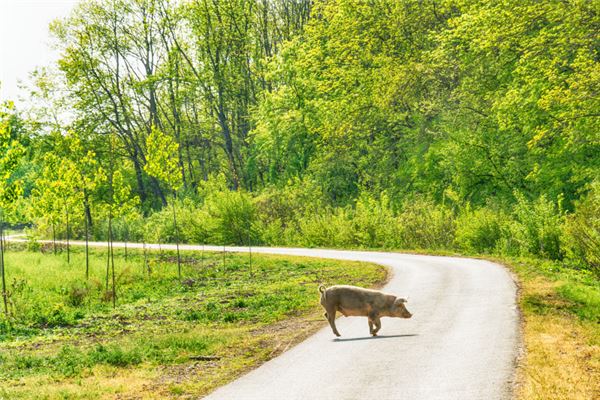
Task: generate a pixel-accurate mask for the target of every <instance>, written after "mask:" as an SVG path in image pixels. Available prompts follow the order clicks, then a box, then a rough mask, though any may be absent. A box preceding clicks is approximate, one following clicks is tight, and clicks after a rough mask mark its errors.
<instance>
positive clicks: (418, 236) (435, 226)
mask: <svg viewBox="0 0 600 400" xmlns="http://www.w3.org/2000/svg"><path fill="white" fill-rule="evenodd" d="M397 223H398V224H399V228H398V232H399V243H398V244H399V246H398V247H403V248H413V249H449V248H451V247H452V244H453V242H454V232H455V229H456V225H455V220H454V214H453V212H452V210H451V209H450V208H448V207H446V206H444V205H436V204H434V203H433V202H432V201H431V200H426V199H423V198H416V199H414V200H411V201H405V202H404V204H403V211H402V213H401V214H400V215H399V218H398V222H397Z"/></svg>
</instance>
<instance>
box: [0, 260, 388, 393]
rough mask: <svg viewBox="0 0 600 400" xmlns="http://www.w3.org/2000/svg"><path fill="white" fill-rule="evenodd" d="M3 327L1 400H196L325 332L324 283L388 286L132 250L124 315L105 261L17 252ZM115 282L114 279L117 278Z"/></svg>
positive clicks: (342, 272) (359, 273)
mask: <svg viewBox="0 0 600 400" xmlns="http://www.w3.org/2000/svg"><path fill="white" fill-rule="evenodd" d="M5 260H6V265H7V268H6V270H7V283H8V286H9V306H10V313H11V317H10V318H8V319H7V318H5V317H0V398H9V399H33V398H36V399H55V398H56V399H58V398H60V399H64V398H68V399H80V398H81V399H85V398H89V399H92V398H93V399H96V398H120V399H133V398H165V397H170V396H172V397H175V396H176V397H177V398H196V397H197V396H198V395H202V394H205V393H207V392H208V391H210V390H211V389H214V388H215V387H216V386H218V385H221V384H223V383H225V382H227V381H229V380H231V379H233V378H235V377H236V376H238V375H239V374H240V373H242V372H244V371H247V370H248V369H250V368H252V367H255V366H256V365H258V364H260V363H262V362H264V361H265V360H268V359H270V358H272V357H274V356H276V355H278V354H279V353H281V352H282V351H284V350H286V349H287V348H289V347H290V346H292V345H293V344H295V343H296V342H298V341H300V340H301V339H303V338H304V337H306V336H307V335H308V334H310V333H312V332H314V331H315V330H316V329H318V328H319V327H321V326H323V325H324V323H325V321H324V319H323V318H322V316H321V314H322V311H321V310H320V305H319V304H318V292H317V286H318V284H319V283H324V284H331V283H334V282H335V283H347V284H357V285H363V286H374V285H378V284H380V283H381V282H383V281H384V280H385V277H386V271H385V270H384V268H383V267H380V266H375V265H372V264H365V263H357V262H342V261H330V260H327V261H325V260H317V259H307V258H299V257H298V258H293V257H287V256H286V257H279V256H265V255H260V256H259V255H253V256H252V265H250V259H249V256H248V255H236V254H226V255H225V257H223V254H220V253H205V254H201V253H191V252H186V253H184V264H183V268H182V279H178V277H177V266H176V263H175V261H176V258H175V256H174V253H172V252H161V253H159V252H154V253H150V255H149V258H148V262H147V263H146V262H145V261H144V256H143V253H142V252H141V251H136V252H132V251H131V250H130V251H129V252H128V257H127V260H126V259H125V256H124V252H123V250H122V249H119V250H118V254H116V255H115V277H116V279H115V280H116V303H117V306H116V308H114V309H113V306H112V286H111V281H112V279H109V287H108V289H107V288H106V256H105V252H104V251H102V250H94V251H93V252H92V254H91V268H90V278H89V279H88V280H87V281H86V279H85V259H84V256H83V249H81V248H77V249H74V253H72V258H71V263H70V264H67V262H66V254H65V253H62V254H58V255H54V254H53V253H52V251H51V249H49V248H47V249H45V252H31V251H25V250H11V251H9V252H8V253H7V254H6V255H5ZM111 278H112V277H111Z"/></svg>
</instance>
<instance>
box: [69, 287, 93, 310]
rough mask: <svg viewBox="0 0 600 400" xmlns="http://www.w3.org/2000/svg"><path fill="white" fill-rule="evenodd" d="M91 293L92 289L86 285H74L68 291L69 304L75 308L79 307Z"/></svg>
mask: <svg viewBox="0 0 600 400" xmlns="http://www.w3.org/2000/svg"><path fill="white" fill-rule="evenodd" d="M89 293H90V288H89V287H88V286H87V285H86V284H85V283H83V284H82V283H72V284H71V286H70V287H69V289H68V294H67V302H68V304H69V305H71V306H73V307H79V306H80V305H82V304H83V302H84V301H85V299H86V297H87V295H88V294H89Z"/></svg>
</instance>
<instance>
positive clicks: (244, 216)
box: [205, 190, 259, 245]
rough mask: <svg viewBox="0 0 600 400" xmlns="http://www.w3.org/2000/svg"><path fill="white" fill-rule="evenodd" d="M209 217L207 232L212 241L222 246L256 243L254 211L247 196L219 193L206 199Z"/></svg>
mask: <svg viewBox="0 0 600 400" xmlns="http://www.w3.org/2000/svg"><path fill="white" fill-rule="evenodd" d="M205 206H206V208H207V210H208V214H209V215H210V220H209V231H210V236H211V238H212V239H214V240H216V241H217V242H218V243H223V244H238V245H243V244H245V245H247V244H249V241H250V240H251V241H252V243H257V242H258V239H259V235H258V232H257V231H256V229H255V227H254V224H255V222H256V210H255V208H254V204H253V203H252V198H251V197H250V195H249V194H247V193H245V192H242V191H229V190H225V191H222V192H221V191H219V192H215V193H212V194H210V195H209V196H208V198H207V199H206V203H205Z"/></svg>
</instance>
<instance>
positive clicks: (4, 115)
mask: <svg viewBox="0 0 600 400" xmlns="http://www.w3.org/2000/svg"><path fill="white" fill-rule="evenodd" d="M3 108H4V109H2V110H0V276H1V278H2V299H3V303H4V312H5V314H6V315H8V298H7V296H8V293H7V292H6V264H5V263H4V221H5V220H6V219H7V216H10V215H13V214H14V211H15V210H14V207H15V204H16V201H17V199H18V198H19V197H20V196H21V195H22V193H23V190H22V184H21V181H20V180H19V179H18V178H17V177H16V176H15V172H16V170H17V167H18V165H19V161H20V159H21V157H22V156H23V154H24V153H25V149H24V148H23V146H22V145H21V143H19V141H18V140H17V138H16V135H15V134H14V132H13V129H12V126H13V121H14V119H13V117H14V113H13V109H14V106H13V104H12V103H10V102H7V103H5V104H4V105H3Z"/></svg>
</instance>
